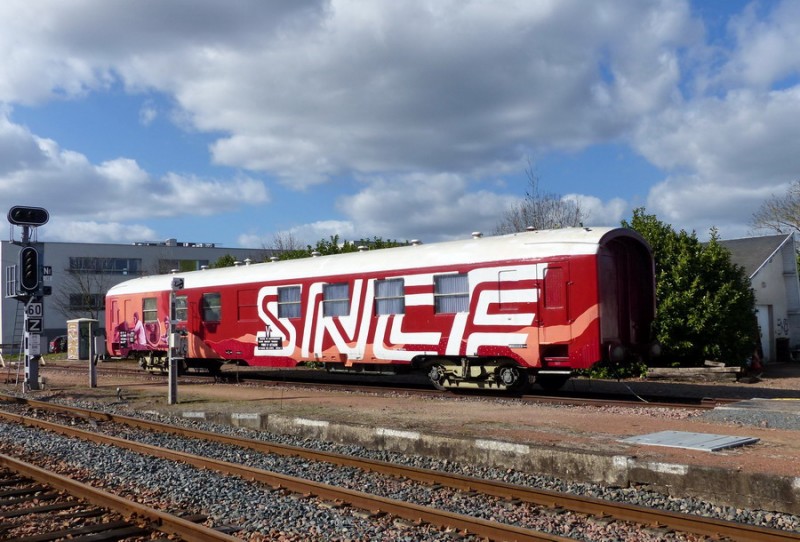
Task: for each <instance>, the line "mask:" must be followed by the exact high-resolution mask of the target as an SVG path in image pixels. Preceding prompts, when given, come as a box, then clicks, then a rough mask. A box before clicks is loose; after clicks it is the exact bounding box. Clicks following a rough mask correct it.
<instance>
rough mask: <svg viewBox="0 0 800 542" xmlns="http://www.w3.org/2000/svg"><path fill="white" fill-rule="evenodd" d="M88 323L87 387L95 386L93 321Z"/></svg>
mask: <svg viewBox="0 0 800 542" xmlns="http://www.w3.org/2000/svg"><path fill="white" fill-rule="evenodd" d="M87 323H88V324H89V387H90V388H96V387H97V365H95V363H94V330H93V329H92V324H93V322H87Z"/></svg>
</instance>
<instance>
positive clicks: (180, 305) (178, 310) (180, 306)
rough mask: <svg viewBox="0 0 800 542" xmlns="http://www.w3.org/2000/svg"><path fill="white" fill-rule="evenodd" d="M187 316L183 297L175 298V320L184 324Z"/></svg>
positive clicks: (187, 312)
mask: <svg viewBox="0 0 800 542" xmlns="http://www.w3.org/2000/svg"><path fill="white" fill-rule="evenodd" d="M188 316H189V310H188V305H187V303H186V296H185V295H177V296H175V319H176V320H179V321H181V322H185V321H186V320H187V318H188Z"/></svg>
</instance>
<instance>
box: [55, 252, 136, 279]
mask: <svg viewBox="0 0 800 542" xmlns="http://www.w3.org/2000/svg"><path fill="white" fill-rule="evenodd" d="M69 272H70V273H97V274H100V273H105V274H109V275H141V274H142V259H141V258H93V257H89V256H85V257H77V258H70V259H69Z"/></svg>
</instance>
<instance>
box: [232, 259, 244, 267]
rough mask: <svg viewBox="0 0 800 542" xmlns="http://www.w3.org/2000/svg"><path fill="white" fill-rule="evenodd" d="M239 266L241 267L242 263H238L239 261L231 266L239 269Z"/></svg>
mask: <svg viewBox="0 0 800 542" xmlns="http://www.w3.org/2000/svg"><path fill="white" fill-rule="evenodd" d="M240 265H242V262H240V261H239V260H236V261H235V262H233V266H234V267H239V266H240Z"/></svg>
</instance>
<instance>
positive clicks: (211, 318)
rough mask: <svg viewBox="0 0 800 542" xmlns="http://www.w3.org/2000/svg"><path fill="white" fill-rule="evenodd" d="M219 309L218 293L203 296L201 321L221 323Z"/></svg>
mask: <svg viewBox="0 0 800 542" xmlns="http://www.w3.org/2000/svg"><path fill="white" fill-rule="evenodd" d="M220 307H221V303H220V295H219V293H217V292H214V293H210V294H203V321H204V322H220V321H222V318H221V312H220Z"/></svg>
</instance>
